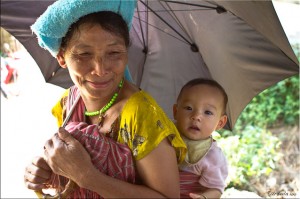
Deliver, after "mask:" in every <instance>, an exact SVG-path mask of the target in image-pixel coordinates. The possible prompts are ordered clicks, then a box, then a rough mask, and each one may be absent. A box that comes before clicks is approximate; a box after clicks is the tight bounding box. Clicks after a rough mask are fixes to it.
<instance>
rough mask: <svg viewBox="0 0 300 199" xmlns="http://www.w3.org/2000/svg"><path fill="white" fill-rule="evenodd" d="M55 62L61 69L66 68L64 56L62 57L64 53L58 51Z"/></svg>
mask: <svg viewBox="0 0 300 199" xmlns="http://www.w3.org/2000/svg"><path fill="white" fill-rule="evenodd" d="M56 60H57V62H58V64H59V65H60V66H61V67H62V68H67V64H66V61H65V56H64V53H63V52H62V50H60V51H59V53H58V54H57V55H56Z"/></svg>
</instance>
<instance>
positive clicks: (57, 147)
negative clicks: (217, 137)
mask: <svg viewBox="0 0 300 199" xmlns="http://www.w3.org/2000/svg"><path fill="white" fill-rule="evenodd" d="M46 149H47V150H46V151H47V153H45V156H46V157H47V162H48V164H49V166H50V167H51V168H52V169H53V171H54V172H55V173H57V174H59V175H63V176H66V177H68V178H70V179H72V180H73V181H75V182H76V183H77V184H78V185H79V186H80V187H83V188H86V189H89V190H92V191H95V192H97V193H98V194H99V195H101V196H102V197H104V198H111V197H116V198H147V197H149V198H179V196H180V188H179V173H178V167H177V160H176V154H175V150H174V148H173V147H172V146H171V144H170V143H169V142H168V140H167V139H164V140H163V141H162V142H161V143H160V144H159V145H158V147H157V148H156V149H154V150H153V151H152V152H151V153H150V154H148V155H147V156H146V157H144V158H142V159H141V160H138V161H137V162H136V166H137V172H138V174H139V176H140V178H141V180H142V183H143V185H135V184H130V183H127V182H125V181H121V180H118V179H115V178H112V177H110V176H107V175H105V174H103V173H101V172H99V171H98V170H97V169H96V168H95V167H94V165H93V164H92V162H91V159H90V156H89V154H88V153H87V152H86V150H85V149H84V148H83V146H82V145H81V144H80V143H79V142H78V141H77V140H75V139H74V138H73V137H72V136H71V135H70V134H69V133H68V132H67V131H65V130H60V132H59V133H58V136H54V137H53V138H52V140H50V141H49V142H47V144H46Z"/></svg>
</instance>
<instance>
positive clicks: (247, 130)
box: [1, 0, 300, 198]
mask: <svg viewBox="0 0 300 199" xmlns="http://www.w3.org/2000/svg"><path fill="white" fill-rule="evenodd" d="M273 4H274V7H275V9H276V12H277V14H278V16H279V19H280V21H281V23H282V26H283V28H284V30H285V32H286V35H287V37H288V39H289V41H290V43H291V46H292V47H293V50H294V51H295V54H296V56H297V57H298V59H300V49H299V47H300V26H299V19H300V2H299V1H298V0H294V1H292V0H288V1H286V0H285V1H283V0H273ZM63 92H64V89H63V88H60V87H57V86H55V85H52V84H48V83H45V80H44V78H43V76H42V74H41V72H40V70H39V68H38V66H37V65H36V63H35V62H34V60H33V59H32V58H31V56H30V55H29V54H28V53H27V51H26V50H25V49H24V48H23V46H22V45H21V44H20V43H19V42H18V41H17V40H15V39H14V38H13V37H12V36H11V35H10V34H9V33H8V32H6V31H5V30H3V29H2V28H1V198H34V197H36V195H35V194H34V192H33V191H30V190H27V189H26V188H25V186H24V182H23V174H24V169H25V166H26V165H28V164H29V163H30V161H31V160H32V158H33V157H34V155H40V154H42V153H43V146H44V143H45V141H46V140H47V139H49V138H50V137H51V135H53V133H54V132H56V130H57V126H56V121H55V120H54V118H53V117H52V115H51V108H52V106H53V105H54V104H55V103H56V101H57V100H58V99H59V97H60V96H61V94H62V93H63ZM214 137H215V139H217V140H218V142H219V143H220V145H221V147H222V149H223V150H224V152H225V154H226V156H227V158H228V162H229V165H230V171H229V177H228V186H227V189H226V191H225V193H224V194H223V196H222V198H260V197H263V198H300V176H299V175H300V156H299V154H300V153H299V151H300V149H299V76H294V77H291V78H289V79H286V80H284V81H282V82H279V83H278V84H277V85H275V86H273V87H272V88H269V89H267V90H265V91H264V92H262V93H261V94H259V95H258V96H257V97H255V98H254V99H253V100H252V101H251V103H250V104H249V105H248V106H247V107H246V108H245V110H244V111H243V112H242V114H241V115H240V117H239V120H238V122H237V124H236V125H235V128H234V129H233V131H221V132H219V133H217V132H216V133H215V134H214Z"/></svg>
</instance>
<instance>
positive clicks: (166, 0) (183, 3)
mask: <svg viewBox="0 0 300 199" xmlns="http://www.w3.org/2000/svg"><path fill="white" fill-rule="evenodd" d="M161 1H163V2H166V3H177V4H182V5H189V6H196V7H201V8H209V9H215V10H217V7H213V6H205V5H200V4H194V3H185V2H179V1H170V0H161Z"/></svg>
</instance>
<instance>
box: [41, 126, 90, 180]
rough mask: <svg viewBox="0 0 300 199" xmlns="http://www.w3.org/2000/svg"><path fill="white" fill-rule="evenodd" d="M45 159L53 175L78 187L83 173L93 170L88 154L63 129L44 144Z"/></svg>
mask: <svg viewBox="0 0 300 199" xmlns="http://www.w3.org/2000/svg"><path fill="white" fill-rule="evenodd" d="M45 159H46V161H47V163H48V165H49V166H50V167H51V169H52V170H53V172H54V173H56V174H58V175H62V176H65V177H67V178H70V179H71V180H73V181H74V182H76V183H77V184H78V185H79V186H80V182H81V179H82V178H83V176H84V173H85V172H86V171H88V170H89V169H90V168H94V166H93V164H92V162H91V157H90V155H89V154H88V152H87V151H86V150H85V149H84V147H83V146H82V145H81V144H80V142H79V141H77V140H76V139H75V138H73V137H72V135H71V134H69V132H67V131H66V130H65V129H64V128H60V129H59V131H58V133H57V134H55V135H54V136H53V137H52V138H51V139H49V140H48V141H47V142H46V144H45Z"/></svg>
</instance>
